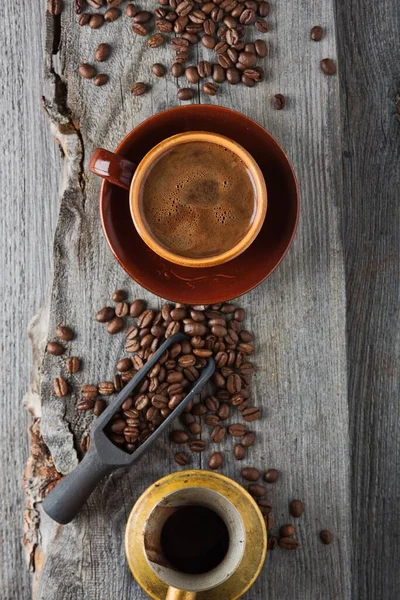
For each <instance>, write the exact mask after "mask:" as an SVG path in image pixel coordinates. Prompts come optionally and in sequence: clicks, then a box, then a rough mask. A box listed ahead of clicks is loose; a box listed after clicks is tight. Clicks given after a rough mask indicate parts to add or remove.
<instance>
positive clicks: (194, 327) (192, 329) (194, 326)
mask: <svg viewBox="0 0 400 600" xmlns="http://www.w3.org/2000/svg"><path fill="white" fill-rule="evenodd" d="M185 89H189V88H185ZM190 92H191V93H192V96H191V97H193V90H190ZM178 94H179V92H178ZM184 331H185V333H187V334H188V335H189V336H194V335H196V336H197V335H204V334H205V333H206V331H207V329H206V326H205V325H203V323H196V321H192V322H191V323H185V326H184Z"/></svg>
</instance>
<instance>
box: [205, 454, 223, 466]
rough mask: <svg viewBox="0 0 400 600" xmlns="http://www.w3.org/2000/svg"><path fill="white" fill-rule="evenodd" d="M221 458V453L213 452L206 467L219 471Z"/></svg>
mask: <svg viewBox="0 0 400 600" xmlns="http://www.w3.org/2000/svg"><path fill="white" fill-rule="evenodd" d="M222 463H223V457H222V454H221V452H213V454H211V456H210V458H209V459H208V466H209V468H210V469H214V470H215V469H219V468H220V467H222Z"/></svg>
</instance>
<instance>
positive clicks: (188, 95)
mask: <svg viewBox="0 0 400 600" xmlns="http://www.w3.org/2000/svg"><path fill="white" fill-rule="evenodd" d="M177 96H178V99H179V100H182V101H184V102H186V101H187V100H191V99H192V98H193V96H194V91H193V90H192V89H190V88H181V89H180V90H178V94H177ZM186 327H188V326H186V325H185V333H189V332H188V331H186Z"/></svg>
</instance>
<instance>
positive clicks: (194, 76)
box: [171, 67, 200, 316]
mask: <svg viewBox="0 0 400 600" xmlns="http://www.w3.org/2000/svg"><path fill="white" fill-rule="evenodd" d="M185 77H186V79H187V80H188V82H189V83H197V82H198V81H199V79H200V75H199V72H198V70H197V67H186V69H185ZM172 312H174V311H172ZM171 316H172V314H171Z"/></svg>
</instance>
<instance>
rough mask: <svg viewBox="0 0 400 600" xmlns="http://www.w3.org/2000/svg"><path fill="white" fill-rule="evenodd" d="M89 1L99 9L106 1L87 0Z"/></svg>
mask: <svg viewBox="0 0 400 600" xmlns="http://www.w3.org/2000/svg"><path fill="white" fill-rule="evenodd" d="M86 1H87V3H88V4H89V6H91V7H92V8H94V9H96V10H97V9H99V8H101V7H102V6H103V4H104V2H103V0H86Z"/></svg>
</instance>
